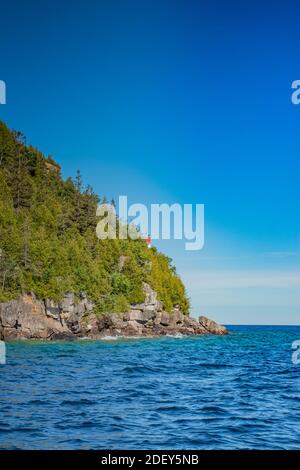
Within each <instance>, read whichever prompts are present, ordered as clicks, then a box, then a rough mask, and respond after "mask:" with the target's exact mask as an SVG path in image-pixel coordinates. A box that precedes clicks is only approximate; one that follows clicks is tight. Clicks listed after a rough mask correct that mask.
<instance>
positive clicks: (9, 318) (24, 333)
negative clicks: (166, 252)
mask: <svg viewBox="0 0 300 470" xmlns="http://www.w3.org/2000/svg"><path fill="white" fill-rule="evenodd" d="M144 290H145V294H146V298H145V301H144V303H142V304H139V305H132V306H131V309H130V310H129V311H128V312H124V313H109V314H104V315H101V316H97V315H95V314H94V313H93V309H94V307H95V306H94V304H93V302H90V301H89V300H88V299H87V297H86V295H85V294H83V293H82V294H81V296H80V298H79V299H76V297H75V295H74V294H72V293H70V294H67V295H66V296H65V297H64V299H63V301H62V302H60V303H55V302H53V301H51V300H45V301H42V300H39V299H37V298H36V297H35V295H34V294H28V295H24V296H22V297H21V298H19V299H17V300H12V301H10V302H6V303H1V304H0V339H1V340H4V341H9V340H18V339H36V340H49V341H51V340H52V341H53V340H75V339H80V338H89V339H101V338H104V337H107V336H114V337H115V336H116V337H117V336H120V337H159V336H165V335H178V334H180V335H207V334H215V335H226V334H227V333H228V332H227V330H226V328H225V327H224V326H222V325H219V324H218V323H216V322H214V321H213V320H210V319H209V318H207V317H204V316H200V317H199V319H198V320H196V319H195V318H192V317H189V316H187V315H183V314H182V313H181V311H180V309H179V308H174V310H173V311H172V312H171V313H168V312H166V311H164V309H163V307H162V304H161V302H160V301H159V300H157V294H156V292H155V291H153V290H152V289H151V287H150V286H149V285H148V284H146V283H145V284H144Z"/></svg>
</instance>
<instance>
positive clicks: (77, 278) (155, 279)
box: [0, 122, 189, 313]
mask: <svg viewBox="0 0 300 470" xmlns="http://www.w3.org/2000/svg"><path fill="white" fill-rule="evenodd" d="M105 200H106V199H105V198H103V199H99V197H98V196H97V195H96V194H95V193H94V192H93V190H92V188H91V187H90V186H88V187H84V185H83V182H82V178H81V175H80V172H78V173H77V175H76V178H75V179H74V180H73V179H71V178H68V179H67V180H64V179H62V177H61V174H60V167H59V165H58V164H57V163H56V162H55V161H54V160H53V159H52V158H51V157H48V158H46V157H45V156H44V155H43V154H42V153H41V152H39V151H38V150H36V149H35V148H33V147H31V146H28V145H26V142H25V138H24V137H23V135H22V134H21V133H19V132H13V131H10V130H9V129H8V128H7V127H6V125H5V124H4V123H2V122H0V301H4V300H8V299H12V298H16V297H17V296H18V295H20V294H21V293H25V292H34V293H35V294H36V295H37V296H38V297H40V298H51V299H53V300H60V299H61V298H62V297H63V295H64V294H66V293H67V292H74V293H76V294H78V295H79V294H80V292H82V291H84V292H86V294H87V295H88V296H89V297H90V298H91V299H93V300H94V301H95V302H96V305H97V309H98V311H99V312H111V311H124V310H126V309H127V308H128V307H129V304H133V303H140V302H142V301H143V300H144V292H143V282H148V283H149V284H150V285H151V286H152V287H153V288H154V289H155V290H157V292H158V295H159V298H160V300H161V301H162V302H163V304H164V306H165V308H166V310H168V311H171V310H172V308H173V307H174V306H175V305H179V306H180V307H181V309H182V310H183V312H184V313H188V309H189V303H188V300H187V297H186V294H185V289H184V286H183V284H182V282H181V280H180V278H179V277H178V276H177V274H176V272H175V269H174V267H172V265H171V262H170V260H169V259H168V258H167V257H166V256H164V255H163V254H161V253H158V252H157V251H156V249H155V248H152V249H148V247H147V244H146V243H145V241H144V240H135V241H134V240H130V239H128V240H118V239H116V240H99V239H98V238H97V236H96V230H95V228H96V224H97V218H96V208H97V204H98V203H99V202H103V201H105Z"/></svg>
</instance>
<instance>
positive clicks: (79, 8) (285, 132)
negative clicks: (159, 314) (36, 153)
mask: <svg viewBox="0 0 300 470" xmlns="http://www.w3.org/2000/svg"><path fill="white" fill-rule="evenodd" d="M280 3H281V5H280V6H279V5H277V4H276V2H275V4H272V8H270V4H269V5H268V4H267V3H265V4H264V2H251V5H250V4H249V5H245V4H244V2H230V1H229V2H226V4H225V2H222V1H221V0H219V1H215V2H205V3H204V2H201V1H197V2H196V1H195V2H193V1H172V2H171V1H170V2H167V1H151V2H150V1H149V2H148V1H144V2H140V1H126V0H122V1H121V0H120V1H115V0H107V1H99V0H97V1H93V0H89V1H88V2H83V1H82V0H80V1H78V0H77V1H76V0H75V1H72V2H71V1H60V2H58V1H56V0H52V1H47V0H46V1H44V2H38V1H35V0H31V1H28V2H23V1H16V0H12V1H11V2H6V3H5V4H3V5H1V20H0V22H1V26H0V44H1V46H0V47H1V63H0V79H1V80H5V82H6V84H7V104H6V105H5V106H0V119H3V120H4V121H5V122H7V124H8V125H9V126H10V127H13V128H15V129H21V130H22V131H23V132H24V133H25V135H26V136H27V140H28V142H29V143H32V144H34V145H35V146H37V147H39V148H40V149H41V150H42V151H43V152H44V153H46V154H51V155H53V156H54V158H55V159H56V160H57V161H59V163H60V164H61V165H62V167H63V174H64V176H69V175H74V174H75V172H76V170H77V168H80V169H81V172H82V174H83V177H84V180H85V181H86V183H90V184H91V185H92V186H93V187H94V189H95V191H96V192H98V193H99V194H100V195H104V194H105V195H106V196H108V197H114V198H115V199H117V197H118V195H119V194H126V195H128V197H129V202H141V203H146V204H149V203H151V202H153V203H159V202H168V203H173V202H179V203H194V204H195V203H204V204H205V214H206V216H205V238H206V242H205V248H204V249H203V250H202V251H200V252H198V253H195V252H187V251H185V250H184V245H183V243H182V242H167V241H164V242H158V243H157V246H158V247H159V248H160V249H162V250H163V251H165V252H166V253H167V254H169V255H170V256H171V257H172V258H173V259H174V262H175V264H176V266H177V269H178V271H179V273H180V274H181V276H182V278H183V279H184V281H185V282H186V285H187V289H188V292H189V295H190V297H191V301H192V306H193V309H192V312H193V314H195V315H197V314H199V313H204V314H207V315H211V316H213V317H214V318H216V319H217V320H219V321H221V322H224V323H277V324H280V323H292V324H299V323H300V294H299V287H300V273H299V262H300V220H299V195H300V194H299V193H300V190H299V176H300V163H299V158H300V139H299V126H300V106H295V105H292V104H291V99H290V97H291V83H292V81H293V80H296V79H300V63H299V60H298V56H299V50H298V49H299V46H298V45H299V21H298V17H299V15H298V13H299V11H297V6H296V5H295V3H291V4H290V5H289V3H288V2H280ZM298 10H299V7H298Z"/></svg>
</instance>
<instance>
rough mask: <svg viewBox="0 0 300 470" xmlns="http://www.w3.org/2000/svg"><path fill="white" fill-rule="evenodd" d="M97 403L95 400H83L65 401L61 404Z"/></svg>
mask: <svg viewBox="0 0 300 470" xmlns="http://www.w3.org/2000/svg"><path fill="white" fill-rule="evenodd" d="M95 403H96V402H95V401H94V400H88V399H86V398H81V399H80V400H64V401H62V402H61V405H73V406H74V405H94V404H95Z"/></svg>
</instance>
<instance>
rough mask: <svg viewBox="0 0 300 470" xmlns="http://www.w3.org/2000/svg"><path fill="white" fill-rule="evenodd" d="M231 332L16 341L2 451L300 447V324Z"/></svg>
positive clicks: (1, 423) (0, 418)
mask: <svg viewBox="0 0 300 470" xmlns="http://www.w3.org/2000/svg"><path fill="white" fill-rule="evenodd" d="M230 330H231V334H230V335H229V336H227V337H216V336H209V337H194V338H161V339H153V340H152V339H131V340H125V339H123V340H117V341H109V340H108V341H78V342H71V343H66V342H65V343H63V342H60V343H59V342H57V343H40V342H15V343H9V344H7V365H5V366H3V365H2V366H0V390H1V396H0V448H1V449H118V448H119V449H299V448H300V365H298V366H296V365H293V364H292V362H291V354H292V350H291V343H292V342H293V341H294V340H296V339H300V327H253V326H252V327H230Z"/></svg>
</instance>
